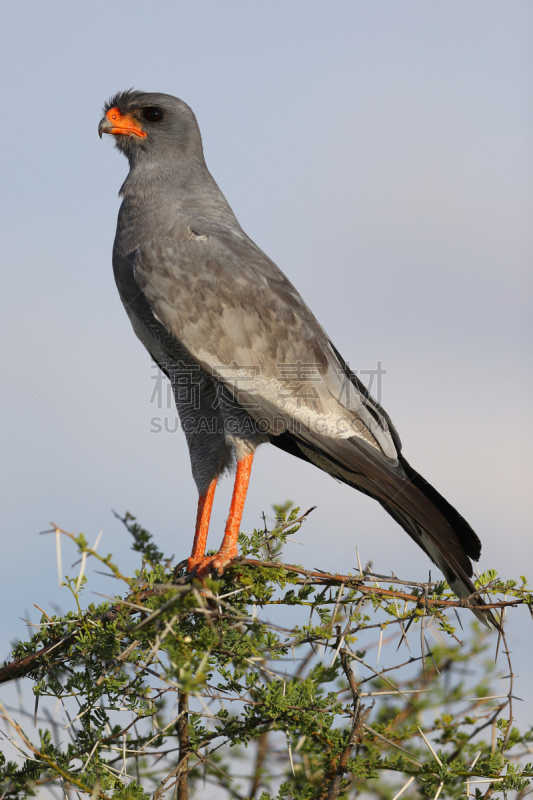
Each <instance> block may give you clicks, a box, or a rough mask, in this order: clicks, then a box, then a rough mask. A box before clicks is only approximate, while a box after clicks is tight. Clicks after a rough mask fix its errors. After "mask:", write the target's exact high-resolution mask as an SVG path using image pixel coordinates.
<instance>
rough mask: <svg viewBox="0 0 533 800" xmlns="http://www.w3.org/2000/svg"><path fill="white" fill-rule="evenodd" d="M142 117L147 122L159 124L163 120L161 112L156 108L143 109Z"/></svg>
mask: <svg viewBox="0 0 533 800" xmlns="http://www.w3.org/2000/svg"><path fill="white" fill-rule="evenodd" d="M143 117H144V119H145V120H146V121H147V122H160V121H161V120H162V119H163V112H162V111H161V109H160V108H157V107H156V106H148V107H147V108H143Z"/></svg>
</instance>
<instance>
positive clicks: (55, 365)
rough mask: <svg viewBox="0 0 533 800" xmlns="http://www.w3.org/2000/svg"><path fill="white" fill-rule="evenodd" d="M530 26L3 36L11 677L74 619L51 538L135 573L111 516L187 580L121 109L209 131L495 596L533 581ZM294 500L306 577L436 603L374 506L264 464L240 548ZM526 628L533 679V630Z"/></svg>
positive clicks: (230, 189) (477, 14) (211, 8)
mask: <svg viewBox="0 0 533 800" xmlns="http://www.w3.org/2000/svg"><path fill="white" fill-rule="evenodd" d="M532 17H533V9H532V7H531V5H530V4H528V3H526V2H515V3H513V4H512V5H509V4H502V3H499V2H491V1H490V0H489V1H488V2H487V0H484V1H483V2H481V0H471V2H469V3H467V4H466V3H463V2H459V0H457V1H455V0H447V2H443V0H440V1H439V0H432V2H427V1H425V2H414V1H411V0H406V1H405V2H402V3H398V2H392V0H383V2H379V3H362V2H355V3H354V2H351V0H331V2H315V0H305V2H303V1H299V0H291V2H290V3H287V2H286V1H285V2H281V0H271V1H270V2H269V3H259V2H256V1H255V0H252V1H250V0H246V2H245V0H233V1H232V2H231V3H221V2H215V1H214V0H203V2H197V0H196V2H188V0H183V1H180V2H179V3H176V2H157V3H155V4H149V5H147V4H146V3H144V2H142V3H141V2H137V0H128V2H127V3H126V2H125V0H119V1H117V2H110V0H106V2H100V0H96V2H89V3H84V4H78V3H69V2H66V1H58V0H49V2H47V3H46V4H37V3H33V4H30V5H27V4H26V5H25V4H10V5H9V6H8V7H6V8H5V9H4V11H3V28H4V36H3V47H2V51H1V53H0V59H1V61H2V62H3V63H2V74H3V76H4V81H3V92H2V99H3V102H2V104H1V107H0V115H1V125H0V137H1V139H2V146H1V149H0V169H1V176H2V180H1V186H0V211H1V220H2V243H3V256H4V258H3V284H2V285H3V292H2V295H1V298H0V300H1V303H2V313H1V315H0V326H1V342H2V347H1V352H0V381H1V388H0V391H1V396H2V398H3V402H2V410H1V418H0V442H1V447H2V455H3V458H2V479H1V492H2V504H1V508H2V525H1V533H0V535H1V537H2V553H3V559H2V561H3V567H4V568H3V570H2V572H3V575H2V587H1V589H0V612H1V613H0V620H1V622H0V626H1V629H0V641H1V644H2V653H0V656H3V655H5V654H7V652H8V648H9V642H10V640H11V639H12V638H13V637H14V636H16V635H18V636H22V635H24V627H23V624H22V623H21V622H20V621H19V617H21V616H24V615H26V614H28V613H31V612H30V611H29V609H31V608H32V604H33V603H34V602H35V603H38V604H39V605H41V606H42V605H43V604H44V605H45V606H46V604H47V603H48V604H54V603H55V604H59V605H63V607H65V605H66V604H67V603H68V599H67V598H66V596H65V590H64V589H59V588H58V586H57V577H56V573H55V552H54V547H53V543H52V538H51V537H44V536H39V531H41V530H43V529H46V528H47V527H48V523H49V522H50V520H53V521H54V522H55V523H57V524H58V525H60V526H62V527H64V528H66V529H68V530H83V531H84V532H85V534H86V535H87V537H88V539H89V540H92V539H95V538H96V536H97V534H98V531H99V529H100V527H102V526H103V528H104V535H103V539H102V544H101V545H100V546H101V548H102V550H103V551H106V552H107V551H113V552H114V553H115V555H116V557H117V558H118V559H119V560H122V562H123V563H124V564H125V565H127V566H129V568H131V569H133V567H134V564H135V560H134V558H133V556H131V555H130V553H129V542H128V539H127V538H126V536H125V535H124V532H123V529H122V528H121V526H120V523H118V522H117V521H116V520H115V519H114V517H113V515H112V513H111V509H112V508H115V509H117V511H119V512H123V511H125V510H129V511H131V512H132V513H133V514H135V515H136V516H138V517H139V519H140V520H141V521H142V522H143V523H144V524H145V525H146V526H147V527H148V528H149V529H151V530H152V532H153V533H154V535H155V536H156V539H157V542H158V544H159V545H160V546H161V547H162V548H163V549H164V550H165V551H166V552H168V553H169V554H171V553H174V554H175V557H176V560H180V559H182V558H184V557H185V556H186V555H188V553H189V550H190V545H191V541H192V532H193V524H194V517H195V506H196V492H195V487H194V484H193V481H192V478H191V475H190V469H189V462H188V454H187V450H186V447H185V442H184V438H183V435H182V434H181V433H179V432H178V433H167V434H166V435H165V434H164V433H163V432H161V433H158V434H156V433H153V432H151V428H153V423H152V420H153V418H154V417H157V418H161V419H165V418H168V420H169V423H168V425H169V427H171V428H172V426H173V420H174V412H173V410H172V408H168V409H167V408H166V407H164V408H158V407H157V403H154V402H150V399H151V396H152V393H153V388H154V380H153V376H154V373H153V370H152V367H151V364H150V360H149V358H148V356H147V354H146V352H145V351H144V349H143V348H142V346H141V345H140V343H139V342H138V341H137V340H136V338H135V336H134V335H133V333H132V331H131V329H130V325H129V322H128V320H127V318H126V316H125V313H124V312H123V309H122V306H121V303H120V300H119V298H118V295H117V292H116V289H115V286H114V282H113V276H112V272H111V263H110V261H111V245H112V241H113V236H114V228H115V222H116V213H117V210H118V205H119V201H118V197H117V192H118V189H119V187H120V185H121V182H122V180H123V179H124V177H125V174H126V166H127V165H126V161H125V160H124V159H123V158H122V157H121V156H120V155H119V154H118V153H117V152H116V151H115V150H114V149H113V147H112V142H111V140H110V139H109V138H108V139H105V140H104V141H100V140H99V138H98V135H97V126H98V122H99V119H100V116H101V107H102V104H103V102H104V101H105V99H106V98H107V97H108V96H109V95H110V94H112V93H114V92H115V91H117V90H118V89H122V88H129V87H130V86H134V87H136V88H139V89H145V90H148V91H163V92H168V93H171V94H175V95H177V96H179V97H181V98H183V99H184V100H185V101H186V102H188V103H189V104H190V105H191V106H192V108H193V109H194V111H195V112H196V114H197V117H198V120H199V123H200V127H201V130H202V134H203V139H204V146H205V152H206V158H207V162H208V166H209V167H210V169H211V171H212V173H213V174H214V176H215V179H216V180H217V182H218V183H219V185H220V186H221V188H222V190H223V191H224V193H225V194H226V196H227V197H228V199H229V201H230V202H231V204H232V206H233V208H234V210H235V212H236V214H237V216H238V218H239V220H240V222H241V224H242V225H243V227H244V228H245V230H246V231H247V232H248V233H249V235H250V236H251V237H252V238H253V239H254V240H255V241H256V242H257V243H258V244H259V245H260V246H261V247H262V248H263V249H264V250H265V251H266V252H267V253H268V254H269V255H270V256H271V257H272V258H273V259H274V260H275V261H276V262H277V263H278V264H279V266H280V267H281V268H282V269H283V270H284V271H285V272H286V274H287V275H288V276H289V278H290V279H291V280H292V281H293V283H295V284H296V286H297V287H298V288H299V290H300V292H301V294H302V295H303V297H304V298H305V300H306V301H307V302H308V304H309V305H310V306H311V308H312V309H313V311H314V312H315V314H316V316H317V317H318V319H319V321H320V322H321V323H322V324H323V326H324V327H325V328H326V330H327V331H328V333H329V334H330V335H331V337H332V339H333V341H334V342H335V344H336V346H337V347H338V348H339V350H340V351H341V352H342V354H343V355H344V357H345V358H346V359H347V360H349V361H350V363H351V365H352V368H354V369H357V370H371V369H374V368H375V366H376V364H377V362H378V361H380V362H381V363H382V365H383V368H384V369H385V370H386V375H385V376H384V377H383V392H382V398H381V399H382V402H383V404H384V406H385V408H386V409H387V411H388V412H389V414H390V415H391V417H392V419H393V421H394V422H395V424H396V425H397V427H398V429H399V431H400V434H401V436H402V440H403V443H404V452H405V455H406V457H407V458H408V460H409V461H410V462H411V463H412V464H413V466H415V468H416V469H418V470H419V471H420V472H422V474H424V475H425V477H426V478H427V479H428V480H430V481H431V482H432V483H434V484H435V486H436V487H437V488H438V489H439V491H441V492H442V493H443V494H444V495H445V496H446V497H447V498H448V499H449V500H450V502H452V503H453V504H454V505H456V506H457V507H458V509H459V510H460V511H461V513H462V514H463V515H464V516H465V517H466V518H467V519H468V520H469V521H470V523H471V524H472V526H473V527H474V528H475V529H476V531H477V532H478V533H479V535H480V537H481V539H482V542H483V554H482V561H481V564H480V567H481V569H486V568H488V567H496V568H497V569H499V570H500V571H501V572H502V573H503V574H504V575H505V576H506V577H513V578H515V577H517V576H518V575H519V574H521V573H522V572H526V574H527V572H528V569H529V568H530V566H531V562H532V559H531V541H532V539H531V510H530V505H531V504H530V496H531V488H530V487H531V480H532V477H533V475H532V466H531V459H530V456H529V453H530V448H531V439H532V436H531V432H532V426H531V412H530V397H531V388H532V387H531V362H530V358H531V323H530V319H531V296H532V295H531V249H532V247H531V245H532V241H531V238H532V235H531V222H530V220H531V205H532V200H533V182H532V166H533V164H532V146H531V144H532V130H533V107H532V103H531V92H530V86H531V77H532V75H531V72H532V70H531V46H530V42H531V28H532V25H531V23H532ZM230 489H231V486H230V484H229V482H228V481H226V482H225V483H224V484H223V485H222V487H221V491H219V493H218V496H217V501H216V506H215V511H214V517H213V524H212V533H211V539H212V543H213V545H217V544H218V540H219V539H220V538H221V535H222V530H223V521H224V517H225V513H226V511H227V507H228V504H229V496H230ZM286 498H291V499H293V500H295V501H297V502H298V503H299V504H300V505H301V506H305V507H308V506H311V505H317V506H318V508H317V510H316V511H315V512H314V513H313V515H312V517H311V519H310V520H309V522H308V523H307V524H306V526H305V529H304V532H303V533H302V534H300V538H301V539H302V541H304V543H305V546H304V547H298V546H296V545H293V546H292V547H291V548H289V549H288V550H287V553H286V555H287V558H288V559H289V558H290V559H294V560H296V561H298V562H303V563H305V564H306V565H308V566H315V565H320V567H321V568H322V569H331V570H337V569H349V568H351V567H353V565H354V564H355V563H356V561H355V546H356V545H357V547H358V548H359V552H360V553H361V557H362V558H363V559H364V560H372V561H373V564H374V568H375V569H376V570H378V571H380V572H382V573H385V572H387V571H390V570H394V571H395V573H396V574H398V575H401V576H402V577H406V578H407V577H412V578H413V579H425V577H426V576H427V573H428V569H429V567H430V564H429V563H428V561H427V559H426V558H425V556H424V555H423V553H421V551H419V550H418V548H416V547H415V546H414V545H413V544H412V543H411V542H410V540H409V539H408V537H407V536H406V535H405V534H404V533H403V532H402V531H401V530H400V529H399V528H398V526H397V525H396V524H395V523H394V522H393V521H392V520H390V519H389V518H388V517H387V515H386V514H384V512H382V511H381V510H380V509H378V508H377V506H376V505H375V504H374V503H371V502H370V501H369V500H368V499H367V498H365V497H363V496H359V495H357V494H356V493H355V492H353V491H352V490H350V489H348V488H347V487H344V486H340V485H337V484H336V483H335V482H334V481H332V480H331V479H330V478H328V477H327V476H326V475H324V474H322V473H320V472H319V471H318V470H316V469H313V468H311V467H310V466H308V465H305V464H302V463H300V462H296V461H295V460H293V459H292V460H291V459H290V457H289V456H286V455H284V454H283V453H280V452H279V453H278V452H276V451H275V450H274V448H268V447H264V448H262V449H261V450H260V452H259V454H258V457H257V458H256V461H255V464H254V472H253V476H252V485H251V490H250V493H249V500H248V503H247V507H246V510H245V516H244V520H243V525H244V528H245V529H251V528H252V527H253V526H254V525H258V524H259V523H260V516H261V513H262V511H263V510H264V511H266V512H267V513H268V512H269V510H270V507H271V504H272V503H274V502H280V501H283V500H285V499H286ZM302 537H303V538H302ZM211 539H210V544H211ZM71 556H72V557H71ZM69 559H70V560H69ZM73 560H74V553H72V554H71V555H69V554H67V552H65V553H64V563H65V564H66V565H67V566H69V565H70V563H71V561H73ZM72 571H73V572H75V570H72ZM92 580H93V581H94V588H95V589H98V590H99V591H107V592H111V591H112V590H113V587H109V585H108V583H105V581H104V579H103V578H98V577H96V576H93V578H92ZM50 607H51V605H50ZM36 613H37V612H35V614H36ZM516 617H517V622H516V624H515V627H514V629H513V630H514V636H515V645H516V647H517V649H518V650H519V651H523V661H522V663H521V664H520V670H519V671H520V674H521V675H522V676H523V677H524V678H525V677H527V676H529V678H528V679H531V678H533V666H532V661H533V648H531V646H530V645H528V644H527V643H526V641H525V639H524V640H522V638H521V625H522V624H523V625H525V624H527V622H528V620H526V613H525V611H524V612H523V613H522V612H519V613H517V615H516ZM529 638H530V637H529ZM517 658H522V656H521V655H519V654H518V655H517ZM518 693H519V694H520V691H518Z"/></svg>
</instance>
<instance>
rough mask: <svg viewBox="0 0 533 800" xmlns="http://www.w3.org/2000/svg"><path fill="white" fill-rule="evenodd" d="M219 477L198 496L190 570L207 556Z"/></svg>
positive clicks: (189, 561)
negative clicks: (210, 523)
mask: <svg viewBox="0 0 533 800" xmlns="http://www.w3.org/2000/svg"><path fill="white" fill-rule="evenodd" d="M216 488H217V479H216V478H214V479H213V480H212V481H211V483H210V484H209V488H208V490H207V492H206V493H205V494H201V495H200V497H199V498H198V513H197V515H196V529H195V531H194V543H193V546H192V553H191V557H190V558H189V560H188V563H189V572H192V570H193V569H194V568H195V567H197V566H198V564H200V562H201V561H202V559H203V558H204V556H205V546H206V544H207V534H208V533H209V520H210V519H211V509H212V508H213V500H214V499H215V489H216Z"/></svg>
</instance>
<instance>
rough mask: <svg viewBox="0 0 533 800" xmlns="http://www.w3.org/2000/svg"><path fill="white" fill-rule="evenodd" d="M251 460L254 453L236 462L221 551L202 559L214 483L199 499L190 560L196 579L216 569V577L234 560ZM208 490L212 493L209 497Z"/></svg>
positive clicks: (214, 482) (236, 553) (190, 569)
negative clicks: (235, 472)
mask: <svg viewBox="0 0 533 800" xmlns="http://www.w3.org/2000/svg"><path fill="white" fill-rule="evenodd" d="M253 460H254V454H253V453H250V454H249V455H247V456H245V457H244V458H243V459H241V460H240V461H238V462H237V474H236V475H235V485H234V487H233V497H232V498H231V506H230V510H229V515H228V520H227V522H226V530H225V533H224V539H223V540H222V545H221V547H220V550H219V551H218V553H217V554H216V555H214V556H205V555H204V553H205V545H206V542H207V531H208V527H209V518H210V516H211V507H212V505H213V497H214V494H215V488H214V487H215V486H216V481H213V482H212V483H211V485H210V486H209V489H208V490H207V492H206V494H205V495H203V497H200V500H199V502H198V519H197V522H196V534H195V537H194V545H193V551H192V555H191V557H190V558H189V572H191V571H192V570H193V569H195V571H196V574H197V575H198V576H199V577H203V576H205V575H206V574H207V573H208V572H211V571H212V570H215V571H216V572H218V573H219V575H222V573H223V572H224V568H225V567H227V566H228V564H230V563H231V562H232V561H233V560H234V559H235V558H236V557H237V555H238V552H239V551H238V548H237V541H238V539H239V531H240V526H241V520H242V513H243V511H244V503H245V500H246V494H247V492H248V484H249V482H250V473H251V471H252V463H253ZM211 491H212V494H211V495H210V493H211ZM209 497H210V498H211V499H210V505H209V510H208V511H206V509H207V506H208V501H209ZM202 503H203V505H201V504H202Z"/></svg>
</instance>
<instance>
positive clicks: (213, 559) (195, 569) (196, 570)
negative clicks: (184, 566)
mask: <svg viewBox="0 0 533 800" xmlns="http://www.w3.org/2000/svg"><path fill="white" fill-rule="evenodd" d="M236 556H237V553H234V554H233V553H223V552H219V553H217V554H216V555H214V556H201V558H189V559H188V562H187V563H188V570H189V573H192V574H194V575H195V576H196V577H198V578H206V577H207V576H208V575H209V573H211V572H216V573H218V575H222V574H223V572H224V569H225V568H226V567H227V566H228V565H229V564H231V562H232V561H233V560H234V559H235V557H236Z"/></svg>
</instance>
